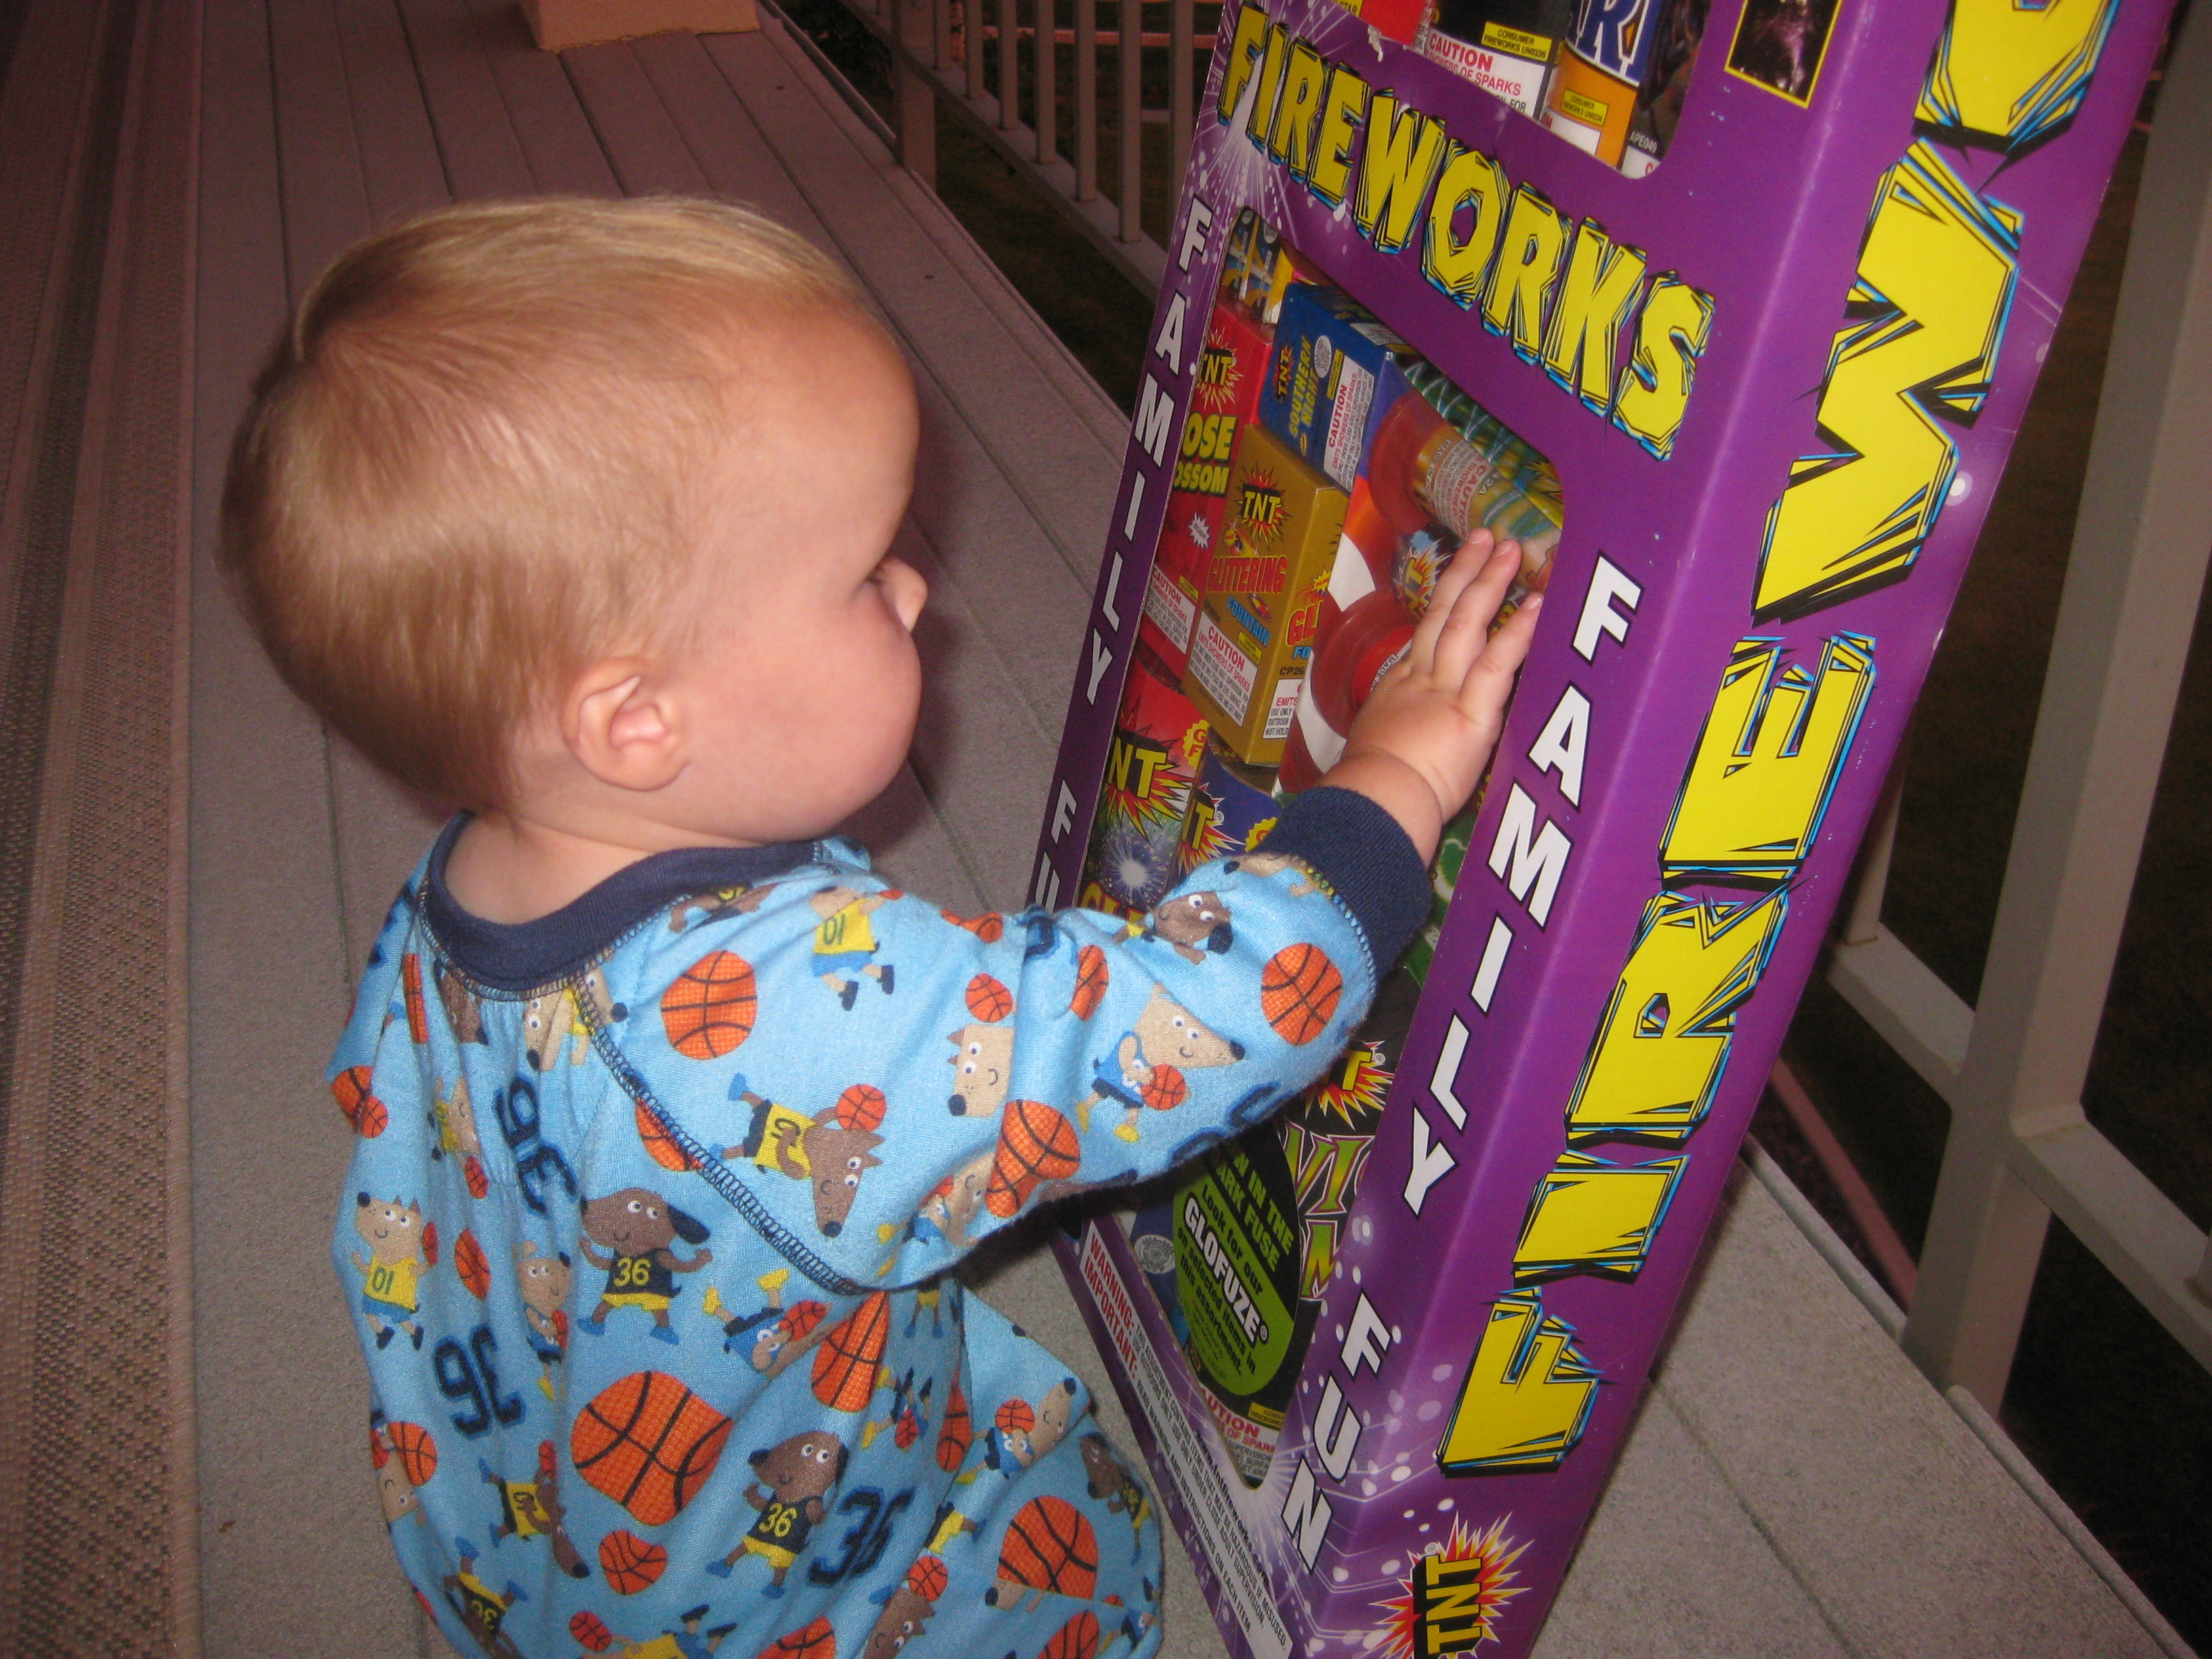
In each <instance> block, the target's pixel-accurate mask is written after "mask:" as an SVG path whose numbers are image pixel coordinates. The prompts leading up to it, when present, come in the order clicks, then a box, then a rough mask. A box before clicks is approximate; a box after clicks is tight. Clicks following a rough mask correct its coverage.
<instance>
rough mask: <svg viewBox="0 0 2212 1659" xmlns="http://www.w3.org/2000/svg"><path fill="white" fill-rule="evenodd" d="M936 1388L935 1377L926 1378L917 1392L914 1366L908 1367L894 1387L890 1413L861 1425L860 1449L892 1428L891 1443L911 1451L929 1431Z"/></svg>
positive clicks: (870, 1444)
mask: <svg viewBox="0 0 2212 1659" xmlns="http://www.w3.org/2000/svg"><path fill="white" fill-rule="evenodd" d="M936 1386H937V1379H936V1378H934V1377H930V1376H925V1377H924V1378H922V1379H921V1390H920V1391H919V1392H916V1390H915V1386H914V1367H913V1366H911V1365H909V1366H908V1367H907V1369H906V1374H905V1375H904V1376H901V1377H900V1378H899V1380H898V1381H897V1382H896V1383H893V1384H892V1385H891V1403H890V1413H889V1414H888V1415H887V1416H885V1417H883V1418H880V1419H878V1418H870V1419H868V1420H867V1421H866V1422H865V1423H863V1424H861V1425H860V1449H861V1450H862V1451H866V1450H867V1449H868V1448H869V1447H870V1446H872V1445H873V1444H874V1443H875V1440H876V1437H877V1436H878V1435H879V1434H881V1433H882V1432H883V1431H884V1430H885V1429H890V1431H892V1432H891V1443H892V1444H893V1445H895V1446H896V1447H897V1448H898V1449H900V1450H901V1451H908V1450H911V1449H913V1446H914V1443H915V1441H917V1440H919V1439H921V1437H922V1436H923V1435H924V1434H925V1433H927V1431H928V1430H929V1396H930V1395H931V1393H932V1392H933V1390H934V1389H935V1388H936ZM872 1397H873V1396H871V1398H872Z"/></svg>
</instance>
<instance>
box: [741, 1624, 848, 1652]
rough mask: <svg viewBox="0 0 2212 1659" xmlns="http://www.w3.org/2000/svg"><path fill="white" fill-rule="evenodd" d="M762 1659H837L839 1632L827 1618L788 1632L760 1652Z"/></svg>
mask: <svg viewBox="0 0 2212 1659" xmlns="http://www.w3.org/2000/svg"><path fill="white" fill-rule="evenodd" d="M760 1659H837V1632H836V1631H835V1630H833V1629H832V1628H830V1625H829V1620H828V1619H827V1618H822V1619H817V1620H815V1621H814V1622H813V1623H812V1624H811V1625H809V1626H806V1627H805V1629H804V1630H794V1631H787V1632H785V1633H784V1634H783V1635H781V1636H779V1637H777V1638H775V1641H773V1642H771V1643H769V1644H768V1645H767V1646H766V1647H764V1648H763V1649H762V1650H760Z"/></svg>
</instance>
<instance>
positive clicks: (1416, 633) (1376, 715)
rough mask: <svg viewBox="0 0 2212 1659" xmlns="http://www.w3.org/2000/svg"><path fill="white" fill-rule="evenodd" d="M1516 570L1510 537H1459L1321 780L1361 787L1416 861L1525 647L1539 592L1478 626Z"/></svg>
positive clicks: (1470, 789)
mask: <svg viewBox="0 0 2212 1659" xmlns="http://www.w3.org/2000/svg"><path fill="white" fill-rule="evenodd" d="M1520 568H1521V545H1520V544H1519V543H1518V542H1510V541H1509V542H1498V543H1496V544H1495V545H1494V546H1493V545H1492V537H1491V534H1490V532H1488V531H1486V530H1478V531H1476V532H1474V534H1473V535H1471V536H1469V537H1468V539H1467V542H1466V544H1464V545H1463V546H1462V549H1461V550H1460V555H1459V556H1458V557H1457V558H1455V559H1454V560H1453V561H1452V563H1451V566H1450V568H1449V569H1447V570H1446V571H1445V572H1444V574H1443V576H1442V577H1441V578H1439V579H1438V580H1437V590H1436V596H1435V598H1434V599H1433V600H1432V601H1431V604H1430V606H1429V609H1428V611H1427V612H1426V614H1425V615H1424V616H1423V617H1422V618H1421V621H1420V625H1419V627H1418V628H1416V629H1414V630H1413V644H1412V646H1411V647H1410V648H1409V649H1408V650H1407V653H1406V659H1405V661H1403V662H1401V663H1400V664H1399V665H1397V666H1396V667H1395V668H1394V669H1392V670H1391V671H1389V674H1387V675H1386V676H1384V677H1383V683H1382V684H1380V685H1378V686H1377V687H1376V689H1375V694H1374V696H1371V697H1370V698H1369V699H1368V700H1367V705H1366V707H1365V708H1362V709H1361V710H1360V711H1359V714H1358V718H1357V719H1355V720H1353V721H1352V732H1351V735H1350V736H1349V737H1348V738H1346V742H1345V745H1344V757H1343V758H1342V759H1341V760H1340V761H1339V762H1338V763H1336V765H1335V766H1334V768H1332V769H1330V771H1329V773H1328V776H1326V777H1324V778H1323V779H1322V783H1323V784H1325V785H1328V786H1329V787H1334V788H1338V789H1349V790H1352V791H1353V792H1354V793H1358V794H1362V795H1364V796H1366V797H1367V798H1368V799H1370V800H1371V801H1373V802H1375V803H1376V805H1378V806H1380V807H1382V808H1383V811H1386V812H1388V813H1389V815H1390V816H1391V817H1394V818H1395V819H1396V820H1397V821H1398V824H1399V827H1400V828H1401V829H1404V830H1405V832H1406V835H1407V838H1408V839H1409V840H1411V841H1412V842H1413V850H1414V851H1415V852H1416V853H1417V854H1419V855H1420V860H1421V862H1422V863H1423V864H1424V865H1425V864H1427V863H1428V861H1429V860H1431V859H1432V858H1434V857H1435V856H1436V851H1437V836H1440V835H1442V834H1443V826H1444V824H1445V823H1447V822H1449V819H1450V818H1451V816H1452V814H1453V813H1455V812H1456V811H1459V809H1460V808H1461V807H1462V805H1465V804H1466V801H1467V799H1468V796H1469V795H1471V794H1473V793H1474V786H1475V784H1476V783H1477V782H1478V781H1480V779H1481V777H1482V773H1483V769H1484V768H1485V767H1486V766H1488V765H1489V764H1490V753H1491V750H1493V749H1495V748H1496V747H1497V746H1498V732H1499V731H1500V730H1501V729H1502V728H1503V727H1504V722H1505V704H1506V701H1507V699H1508V698H1510V696H1512V694H1513V677H1514V675H1515V674H1516V673H1517V672H1519V671H1520V667H1521V662H1522V659H1523V658H1524V657H1526V656H1527V655H1528V640H1529V636H1530V635H1532V634H1534V631H1535V628H1536V612H1537V611H1538V610H1539V609H1540V608H1541V605H1543V602H1544V601H1543V596H1542V595H1541V594H1531V595H1530V596H1529V597H1528V599H1527V600H1525V601H1524V602H1523V603H1522V605H1521V607H1520V609H1518V610H1517V611H1515V612H1514V613H1513V615H1512V616H1511V617H1508V618H1507V619H1506V622H1505V623H1504V626H1503V627H1501V628H1499V629H1498V631H1497V632H1496V633H1495V634H1489V633H1488V632H1487V630H1488V629H1489V627H1490V623H1491V620H1492V618H1493V617H1496V616H1497V614H1498V606H1499V605H1501V604H1502V603H1504V599H1505V592H1506V589H1507V588H1508V587H1510V586H1511V585H1512V581H1513V577H1514V574H1515V573H1516V571H1518V570H1519V569H1520Z"/></svg>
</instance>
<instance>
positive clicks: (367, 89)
mask: <svg viewBox="0 0 2212 1659" xmlns="http://www.w3.org/2000/svg"><path fill="white" fill-rule="evenodd" d="M336 3H337V20H338V40H339V44H340V46H341V48H342V49H343V52H344V56H345V72H346V92H347V94H348V96H349V99H350V100H351V101H352V105H353V128H354V137H355V141H356V145H357V147H358V149H359V150H360V154H361V170H362V179H363V180H364V181H365V182H366V183H367V185H368V210H369V218H370V219H371V220H372V221H373V222H374V223H376V224H379V225H388V224H391V223H392V222H394V221H395V220H399V219H404V218H405V217H407V216H409V215H410V214H415V213H421V212H422V211H424V210H426V209H428V208H434V207H438V206H441V205H443V204H445V203H446V202H447V201H449V200H451V199H452V196H453V190H452V186H451V185H450V184H449V183H448V182H447V178H446V169H445V164H444V162H443V161H441V159H440V157H439V155H438V137H437V133H436V131H435V129H434V128H433V127H432V125H430V111H429V106H428V104H427V103H426V102H425V101H424V100H423V95H422V78H421V77H420V76H418V75H417V74H416V69H415V58H414V54H413V52H410V50H409V47H408V44H407V29H406V26H405V25H404V23H403V22H401V21H400V17H399V8H398V5H397V3H395V0H336Z"/></svg>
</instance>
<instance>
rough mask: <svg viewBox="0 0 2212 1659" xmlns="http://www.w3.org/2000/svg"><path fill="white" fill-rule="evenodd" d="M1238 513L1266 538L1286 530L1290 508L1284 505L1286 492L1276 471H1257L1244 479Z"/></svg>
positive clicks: (1241, 520)
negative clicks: (1274, 473)
mask: <svg viewBox="0 0 2212 1659" xmlns="http://www.w3.org/2000/svg"><path fill="white" fill-rule="evenodd" d="M1289 517H1290V509H1289V508H1288V507H1285V505H1284V502H1283V492H1282V491H1281V490H1280V489H1278V488H1276V485H1275V479H1274V475H1273V473H1269V472H1256V471H1255V472H1254V473H1252V474H1251V475H1250V476H1249V477H1247V478H1246V479H1245V480H1244V487H1243V489H1240V490H1239V491H1237V520H1238V521H1239V522H1240V523H1242V524H1243V525H1245V526H1249V528H1250V530H1251V532H1252V533H1253V534H1254V535H1255V536H1258V537H1261V538H1262V539H1264V540H1267V541H1273V540H1274V539H1275V538H1276V537H1278V536H1279V535H1281V534H1282V533H1283V526H1284V524H1285V521H1286V520H1288V519H1289Z"/></svg>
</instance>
